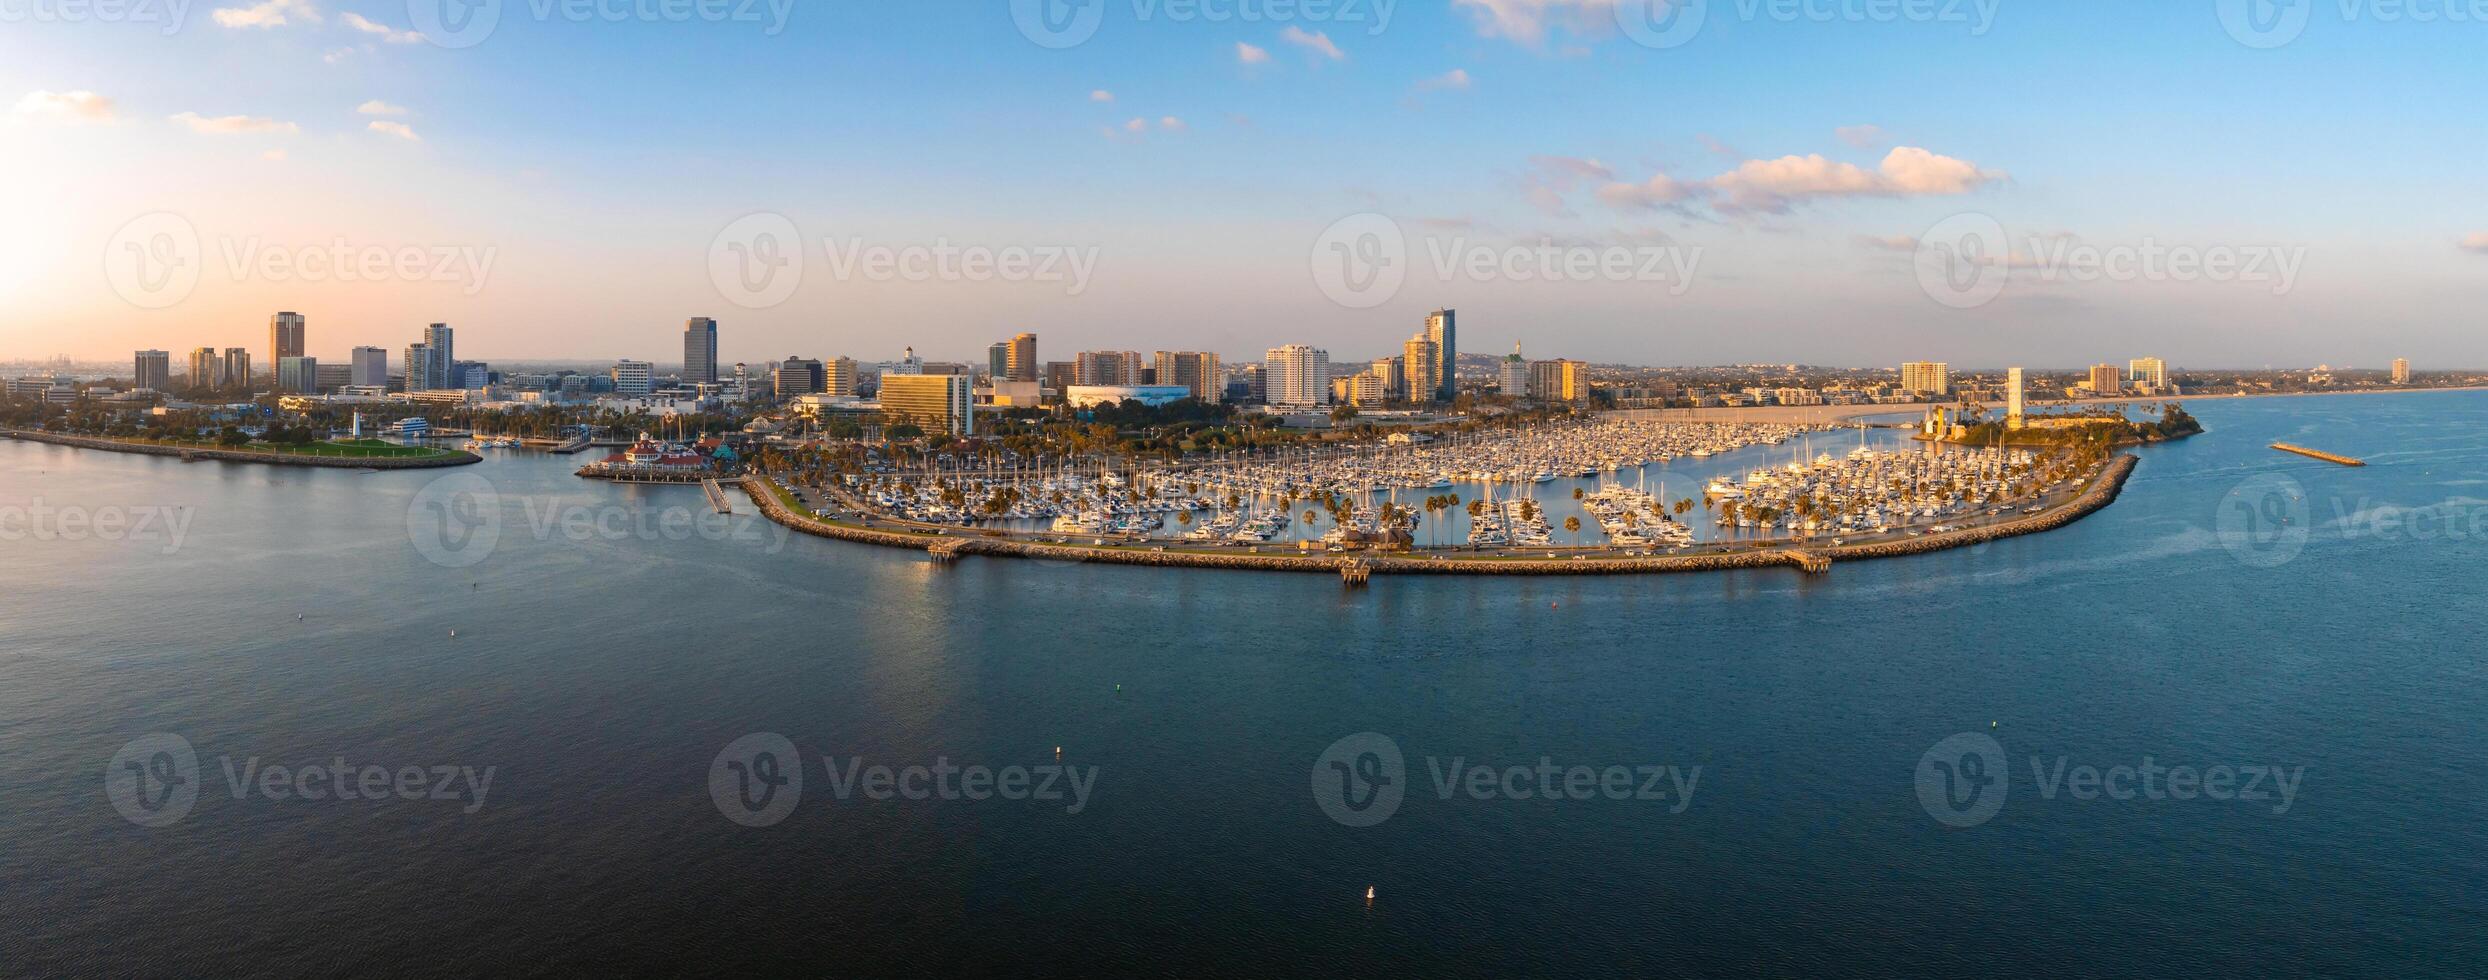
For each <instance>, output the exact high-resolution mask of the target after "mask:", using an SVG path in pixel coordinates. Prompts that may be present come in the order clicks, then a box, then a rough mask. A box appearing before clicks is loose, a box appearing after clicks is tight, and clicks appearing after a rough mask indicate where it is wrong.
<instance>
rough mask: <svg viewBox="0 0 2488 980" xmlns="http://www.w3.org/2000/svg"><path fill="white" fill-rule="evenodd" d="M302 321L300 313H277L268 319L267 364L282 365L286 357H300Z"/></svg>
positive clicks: (302, 351) (301, 351) (301, 353)
mask: <svg viewBox="0 0 2488 980" xmlns="http://www.w3.org/2000/svg"><path fill="white" fill-rule="evenodd" d="M302 334H303V320H302V314H300V313H279V314H277V315H275V316H272V317H269V318H268V363H270V364H283V363H285V359H286V358H288V357H301V356H303V354H305V353H306V351H304V350H303V337H302Z"/></svg>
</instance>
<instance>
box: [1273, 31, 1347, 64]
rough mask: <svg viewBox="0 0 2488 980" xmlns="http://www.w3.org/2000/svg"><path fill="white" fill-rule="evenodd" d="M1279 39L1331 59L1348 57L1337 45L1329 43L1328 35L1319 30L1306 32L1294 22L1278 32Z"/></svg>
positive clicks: (1339, 59) (1343, 59)
mask: <svg viewBox="0 0 2488 980" xmlns="http://www.w3.org/2000/svg"><path fill="white" fill-rule="evenodd" d="M1279 40H1281V41H1285V42H1287V43H1289V44H1293V45H1295V46H1297V47H1300V48H1303V49H1305V50H1307V51H1311V52H1313V53H1315V54H1318V55H1321V56H1322V57H1325V58H1329V59H1330V60H1332V61H1346V60H1347V59H1348V53H1347V52H1345V51H1341V50H1339V46H1338V45H1336V44H1332V43H1330V35H1328V34H1324V33H1319V32H1307V31H1306V30H1305V29H1304V28H1301V27H1298V26H1296V25H1294V24H1289V25H1287V29H1286V30H1283V31H1280V32H1279Z"/></svg>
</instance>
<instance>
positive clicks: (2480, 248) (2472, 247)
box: [2462, 231, 2488, 255]
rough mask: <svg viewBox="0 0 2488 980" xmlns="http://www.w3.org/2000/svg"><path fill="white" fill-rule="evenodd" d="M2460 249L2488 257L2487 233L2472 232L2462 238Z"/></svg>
mask: <svg viewBox="0 0 2488 980" xmlns="http://www.w3.org/2000/svg"><path fill="white" fill-rule="evenodd" d="M2462 249H2463V250H2464V251H2467V252H2478V253H2480V254H2482V255H2488V231H2480V232H2472V233H2471V234H2469V235H2465V236H2463V238H2462Z"/></svg>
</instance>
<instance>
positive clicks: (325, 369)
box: [312, 364, 385, 391]
mask: <svg viewBox="0 0 2488 980" xmlns="http://www.w3.org/2000/svg"><path fill="white" fill-rule="evenodd" d="M384 380H385V379H384ZM353 383H354V366H353V365H351V364H322V365H320V367H319V370H318V372H316V376H315V378H314V381H313V384H312V387H313V389H314V390H318V391H335V390H337V389H339V388H343V387H345V386H347V385H350V384H353Z"/></svg>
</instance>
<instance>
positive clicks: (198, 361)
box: [190, 347, 225, 388]
mask: <svg viewBox="0 0 2488 980" xmlns="http://www.w3.org/2000/svg"><path fill="white" fill-rule="evenodd" d="M224 386H225V362H224V358H223V357H222V356H220V355H218V354H217V353H216V348H213V347H201V348H199V349H197V350H194V351H191V352H190V387H193V388H222V387H224Z"/></svg>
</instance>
